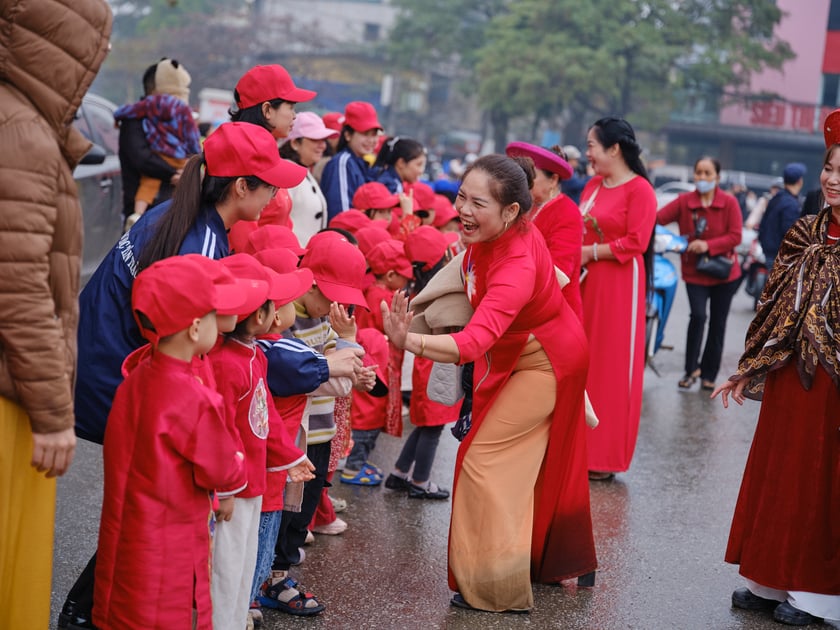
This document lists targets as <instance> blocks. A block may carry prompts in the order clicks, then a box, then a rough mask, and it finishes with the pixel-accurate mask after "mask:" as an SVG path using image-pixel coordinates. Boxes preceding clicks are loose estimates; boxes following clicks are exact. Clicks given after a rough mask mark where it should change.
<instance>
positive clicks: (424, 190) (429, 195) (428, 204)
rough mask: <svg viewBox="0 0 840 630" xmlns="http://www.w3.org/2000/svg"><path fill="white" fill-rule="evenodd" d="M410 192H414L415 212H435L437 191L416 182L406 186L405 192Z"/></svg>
mask: <svg viewBox="0 0 840 630" xmlns="http://www.w3.org/2000/svg"><path fill="white" fill-rule="evenodd" d="M409 190H413V191H414V209H415V210H433V209H434V207H435V191H434V189H433V188H432V187H431V186H429V185H428V184H424V183H423V182H414V183H413V184H408V185H406V186H405V192H406V194H408V191H409Z"/></svg>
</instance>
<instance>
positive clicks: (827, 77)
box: [820, 74, 840, 107]
mask: <svg viewBox="0 0 840 630" xmlns="http://www.w3.org/2000/svg"><path fill="white" fill-rule="evenodd" d="M838 92H840V74H824V75H823V86H822V100H821V101H820V105H822V106H823V107H836V106H837V105H838V104H840V93H838Z"/></svg>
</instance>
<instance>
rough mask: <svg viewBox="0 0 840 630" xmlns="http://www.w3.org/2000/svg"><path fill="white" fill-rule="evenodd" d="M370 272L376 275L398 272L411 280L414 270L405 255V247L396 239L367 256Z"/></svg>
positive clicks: (374, 249)
mask: <svg viewBox="0 0 840 630" xmlns="http://www.w3.org/2000/svg"><path fill="white" fill-rule="evenodd" d="M366 258H367V261H368V265H370V270H371V271H372V272H373V273H375V274H376V275H382V274H385V273H388V272H389V271H396V272H397V273H398V274H400V275H401V276H402V277H403V278H408V279H409V280H411V279H412V278H413V277H414V268H413V267H412V266H411V261H410V260H409V259H408V256H406V254H405V245H404V244H403V243H402V242H401V241H398V240H396V239H393V238H392V239H389V240H387V241H383V242H382V243H379V245H377V246H375V247H374V248H373V249H371V250H370V252H369V253H368V255H367V256H366Z"/></svg>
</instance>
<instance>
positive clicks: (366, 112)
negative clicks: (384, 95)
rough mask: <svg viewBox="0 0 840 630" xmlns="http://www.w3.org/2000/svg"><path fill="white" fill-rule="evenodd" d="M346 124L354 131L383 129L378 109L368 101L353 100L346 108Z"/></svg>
mask: <svg viewBox="0 0 840 630" xmlns="http://www.w3.org/2000/svg"><path fill="white" fill-rule="evenodd" d="M344 124H345V125H347V126H348V127H350V128H351V129H353V130H354V131H362V132H364V131H370V130H371V129H382V125H381V124H379V118H377V117H376V109H375V108H374V106H373V105H371V104H370V103H368V102H367V101H352V102H350V103H347V105H346V107H345V108H344Z"/></svg>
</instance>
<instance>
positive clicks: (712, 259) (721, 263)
mask: <svg viewBox="0 0 840 630" xmlns="http://www.w3.org/2000/svg"><path fill="white" fill-rule="evenodd" d="M733 264H734V263H733V261H732V259H731V258H730V257H729V256H726V255H724V254H718V255H717V256H709V255H708V254H701V255H700V257H699V258H698V259H697V271H699V272H700V273H705V274H706V275H707V276H711V277H712V278H718V279H719V280H728V279H729V274H730V273H731V272H732V265H733Z"/></svg>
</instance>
